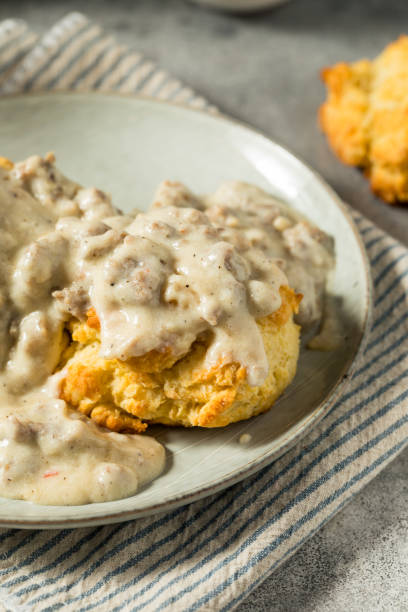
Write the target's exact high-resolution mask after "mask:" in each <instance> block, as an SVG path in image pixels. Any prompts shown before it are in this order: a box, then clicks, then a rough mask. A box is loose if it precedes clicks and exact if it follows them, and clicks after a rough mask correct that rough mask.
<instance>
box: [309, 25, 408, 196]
mask: <svg viewBox="0 0 408 612" xmlns="http://www.w3.org/2000/svg"><path fill="white" fill-rule="evenodd" d="M321 76H322V79H323V81H324V83H325V84H326V87H327V90H328V97H327V100H326V102H325V103H324V104H323V105H322V106H321V107H320V110H319V121H320V125H321V127H322V129H323V131H324V132H325V133H326V135H327V138H328V140H329V143H330V145H331V147H332V149H333V150H334V152H335V153H336V154H337V155H338V157H339V158H340V159H341V160H342V161H343V162H345V163H346V164H350V165H353V166H359V167H361V168H362V169H363V170H364V173H365V174H366V176H367V178H368V179H369V180H370V183H371V187H372V190H373V191H374V193H375V194H376V195H378V196H379V197H381V198H382V199H383V200H385V201H386V202H388V203H389V204H397V203H405V202H408V37H407V36H401V37H400V38H399V39H398V40H397V41H395V42H393V43H391V44H390V45H388V46H387V47H386V48H385V49H384V51H383V52H382V53H381V54H380V55H379V56H378V57H377V58H376V59H375V60H373V61H369V60H365V59H363V60H360V61H358V62H355V63H353V64H346V63H339V64H336V65H334V66H332V67H330V68H325V69H323V70H322V73H321Z"/></svg>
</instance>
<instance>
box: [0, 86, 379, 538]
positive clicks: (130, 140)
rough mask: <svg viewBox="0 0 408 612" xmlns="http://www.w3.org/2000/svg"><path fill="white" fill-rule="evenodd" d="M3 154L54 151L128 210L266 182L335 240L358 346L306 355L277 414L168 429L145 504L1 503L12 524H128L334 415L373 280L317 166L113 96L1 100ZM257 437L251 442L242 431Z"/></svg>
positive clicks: (227, 126) (336, 289) (226, 130)
mask: <svg viewBox="0 0 408 612" xmlns="http://www.w3.org/2000/svg"><path fill="white" fill-rule="evenodd" d="M0 119H1V121H0V142H1V151H0V155H4V156H6V157H9V158H11V159H14V160H17V159H22V158H24V157H26V156H28V155H31V154H33V153H40V154H44V153H46V152H47V151H54V152H55V153H56V156H57V162H58V165H59V166H60V167H61V169H62V170H63V171H64V172H65V173H66V174H68V175H69V176H71V177H72V178H74V179H76V180H78V181H79V182H82V183H83V184H85V185H88V186H91V185H96V186H98V187H100V188H102V189H105V190H107V191H109V192H111V193H112V195H113V201H114V202H115V204H116V205H117V206H120V207H121V208H122V209H123V210H125V211H126V210H131V209H133V208H135V207H137V208H144V207H146V204H148V203H149V202H150V201H151V199H152V196H153V193H154V190H155V187H156V185H157V184H158V182H159V181H161V180H162V179H164V178H170V179H175V180H181V181H183V182H185V183H186V184H187V185H188V186H189V187H190V188H191V189H193V190H194V191H197V192H199V193H204V192H209V191H212V190H214V189H215V188H216V187H217V186H218V184H219V183H220V182H221V181H223V180H228V179H240V180H245V181H248V182H252V183H255V184H257V185H259V186H260V187H263V188H264V189H266V190H268V191H269V192H271V193H273V194H274V195H275V196H277V197H278V198H281V199H282V200H284V201H286V202H287V203H288V204H290V205H291V206H292V207H293V208H295V209H298V210H299V211H301V212H302V213H304V214H306V215H307V216H308V217H309V218H310V219H311V220H312V221H314V222H315V223H316V224H318V225H319V226H320V227H321V228H322V229H324V230H325V231H326V232H328V233H329V234H331V235H332V236H333V237H334V239H335V243H336V253H337V262H336V270H335V273H334V275H333V278H332V281H331V286H330V291H331V293H333V294H334V295H335V296H336V297H337V298H338V303H339V311H340V314H341V317H342V321H343V325H344V329H345V335H346V336H347V341H346V342H345V344H344V346H343V347H342V348H341V349H340V350H337V351H334V352H331V353H320V352H314V351H307V350H304V351H303V350H302V353H301V357H300V362H299V368H298V372H297V375H296V378H295V380H294V382H293V383H292V385H291V386H290V387H289V388H288V390H287V392H286V393H285V395H284V396H283V397H282V398H281V399H280V400H279V401H278V402H277V403H276V404H275V406H274V408H273V409H272V410H271V411H270V412H269V413H267V414H264V415H262V416H259V417H256V418H254V419H252V420H251V421H249V422H244V423H238V424H236V425H232V426H230V427H228V428H226V429H223V430H212V431H211V430H207V431H206V430H186V429H181V428H174V429H173V428H169V429H166V428H164V427H156V428H151V430H150V433H151V434H153V435H155V436H156V437H157V438H158V439H159V440H160V441H162V442H163V444H165V446H166V449H167V451H168V463H167V469H166V470H165V473H164V474H163V475H162V476H161V477H160V478H158V479H157V480H156V481H154V482H153V483H151V484H150V485H149V486H147V487H146V488H145V489H144V490H143V491H141V492H140V493H138V494H137V495H135V496H134V497H131V498H128V499H123V500H120V501H116V502H107V503H103V504H90V505H86V506H68V507H59V506H39V505H36V504H32V503H28V502H22V501H14V500H7V499H4V498H0V525H7V526H18V527H44V528H50V527H60V526H80V525H88V524H102V523H110V522H115V521H121V520H127V519H130V518H134V517H137V516H142V515H144V514H149V513H152V512H156V511H164V510H167V509H169V508H171V507H174V506H176V505H180V504H184V503H188V502H191V501H193V500H195V499H198V498H199V497H203V496H204V495H208V494H210V493H213V492H215V491H217V490H219V489H221V488H224V487H226V486H228V485H230V484H232V483H234V482H236V481H238V480H240V479H242V478H244V477H245V476H248V475H249V474H251V473H253V472H255V471H257V470H258V469H260V468H261V467H263V466H264V465H266V464H267V463H269V462H271V461H272V460H273V459H275V458H276V457H278V456H279V455H281V454H282V453H283V452H284V451H285V450H287V449H288V448H289V447H290V446H291V445H292V444H294V443H295V441H296V440H298V439H299V438H300V437H301V436H302V435H304V434H305V433H306V431H308V430H309V429H310V427H311V426H312V425H313V424H315V423H316V422H317V421H318V420H320V419H321V418H322V416H324V414H325V413H326V412H327V411H328V409H329V407H330V405H331V404H332V403H333V401H334V399H335V397H337V396H338V395H339V394H340V393H341V392H342V390H343V388H344V385H345V384H346V378H347V377H346V374H350V373H351V371H352V369H353V367H354V364H355V361H356V356H357V354H358V352H359V350H361V346H362V342H363V339H364V336H365V335H366V332H367V329H368V320H369V311H370V280H369V272H368V267H367V263H366V258H365V253H364V248H363V246H362V243H361V241H360V239H359V237H358V234H357V232H356V230H355V228H354V225H353V222H352V221H351V219H350V217H349V215H348V213H347V211H346V209H345V207H344V205H343V204H342V203H341V202H340V201H339V199H338V198H337V196H336V195H335V194H334V193H333V191H332V190H331V189H330V188H329V187H328V186H327V185H326V184H325V183H324V182H323V181H322V179H320V178H319V177H318V176H317V175H316V174H315V173H314V172H313V171H312V170H310V169H309V168H308V167H307V166H305V165H304V164H303V163H302V162H300V161H299V160H298V159H297V158H295V157H294V156H293V155H292V154H290V153H289V152H288V151H286V150H285V149H283V148H282V147H280V146H279V145H277V144H275V143H274V142H271V141H270V140H268V139H267V138H265V137H263V136H262V135H260V134H258V133H256V132H254V131H253V130H251V129H249V128H248V127H246V126H243V125H241V124H238V123H236V122H233V121H230V120H227V119H225V118H220V117H214V116H209V115H207V114H205V113H202V112H197V111H192V110H189V109H186V108H181V107H178V106H172V105H170V104H166V103H161V102H155V101H150V100H143V99H138V98H133V97H122V96H115V95H101V94H65V93H61V94H38V95H37V94H35V95H29V96H20V97H18V96H17V97H10V98H3V99H1V100H0ZM243 432H246V433H249V434H251V442H250V443H249V444H248V445H245V446H244V445H242V444H240V443H239V438H240V435H241V434H242V433H243Z"/></svg>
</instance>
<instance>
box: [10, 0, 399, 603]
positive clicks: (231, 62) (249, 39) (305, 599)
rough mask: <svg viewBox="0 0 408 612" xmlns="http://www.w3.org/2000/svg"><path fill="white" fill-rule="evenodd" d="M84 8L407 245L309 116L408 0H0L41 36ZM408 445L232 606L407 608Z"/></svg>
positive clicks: (389, 35) (387, 211) (390, 33)
mask: <svg viewBox="0 0 408 612" xmlns="http://www.w3.org/2000/svg"><path fill="white" fill-rule="evenodd" d="M71 10H81V11H82V12H85V13H86V14H88V15H89V16H90V17H91V18H92V19H95V20H97V21H99V23H101V24H102V25H103V26H104V27H106V28H107V29H109V30H110V31H111V32H113V33H115V34H116V37H117V38H118V39H119V40H120V41H121V42H123V43H126V44H129V45H133V46H134V47H136V48H137V49H138V50H140V51H142V52H144V53H145V54H146V55H147V56H149V57H150V58H152V59H154V60H156V61H157V62H159V63H160V64H161V65H162V66H163V67H165V68H167V69H168V70H169V71H170V72H172V73H173V74H174V75H175V76H178V77H179V78H181V79H182V80H184V81H185V82H187V83H189V84H190V85H191V86H193V87H194V88H195V89H196V90H197V91H199V92H201V93H202V94H203V95H204V96H206V97H208V98H209V99H211V100H212V101H213V102H214V103H215V104H217V105H218V106H219V108H220V109H222V110H223V111H225V112H227V113H229V114H231V115H234V116H235V117H238V118H240V119H243V120H245V121H247V122H248V123H250V124H252V125H253V126H255V127H257V128H259V129H261V130H263V131H264V132H266V133H267V134H268V135H270V136H271V137H273V138H275V139H276V140H278V141H280V142H281V143H282V144H284V145H286V146H288V147H289V148H290V149H292V150H293V151H294V152H295V153H297V154H298V155H300V156H301V157H302V158H303V159H304V160H305V161H306V162H308V163H309V164H310V165H312V166H313V167H314V168H316V169H317V170H318V171H319V172H320V173H321V174H322V175H323V176H324V177H325V178H326V180H327V181H328V182H329V183H330V184H331V185H332V186H333V187H334V188H335V189H336V190H337V192H338V193H339V194H340V195H341V197H343V198H344V199H345V200H347V201H348V202H349V203H350V204H352V205H353V206H354V207H355V208H357V209H359V210H360V211H362V212H363V213H364V214H365V215H367V216H368V217H369V218H371V219H372V220H374V221H375V222H376V223H377V224H378V225H380V226H381V227H383V228H384V229H386V230H387V231H388V232H390V233H391V234H393V235H394V236H395V237H397V238H399V239H400V240H402V241H403V242H405V243H406V244H408V207H406V208H405V209H404V208H402V207H400V208H390V207H387V206H386V205H385V204H383V203H382V202H380V201H379V200H378V199H376V198H375V197H374V196H373V195H372V194H371V192H370V189H369V187H368V185H367V183H366V181H365V180H364V178H363V177H362V175H361V174H360V173H359V172H358V171H357V170H354V169H353V168H347V167H345V166H343V165H342V164H340V163H339V162H338V161H337V160H336V159H335V158H334V156H333V155H332V154H331V152H330V151H329V149H328V147H327V145H326V142H325V139H324V137H323V136H322V135H321V134H320V132H319V130H318V127H317V124H316V111H317V108H318V106H319V104H320V103H321V102H322V100H323V97H324V89H323V87H322V85H321V84H320V82H319V79H318V73H319V70H320V68H321V67H323V66H325V65H329V64H331V63H333V62H336V61H339V60H346V61H349V60H353V59H357V58H360V57H364V56H367V57H372V56H374V55H376V54H377V53H378V52H379V51H380V50H381V49H382V48H383V46H384V45H385V44H387V43H388V42H389V41H391V40H393V39H395V38H396V37H397V36H398V35H399V34H401V33H402V32H403V31H404V28H407V24H408V3H407V2H406V0H388V1H386V0H365V1H364V2H356V1H355V0H342V1H341V2H339V1H338V0H292V2H290V3H289V4H287V5H284V6H282V7H280V8H278V9H275V10H272V11H269V12H264V13H262V14H256V15H252V16H246V17H242V16H233V15H227V14H223V13H217V12H213V11H209V10H206V9H202V8H199V7H197V6H194V5H191V4H189V3H187V2H184V1H182V0H140V1H137V0H116V1H113V0H88V1H86V0H83V1H82V2H79V1H78V0H63V1H60V2H58V1H56V0H42V1H40V0H38V1H36V0H13V1H12V2H11V1H10V2H9V1H7V0H3V1H2V2H0V19H3V18H6V17H11V16H14V17H22V18H24V19H27V20H28V21H29V22H30V23H31V25H32V26H33V27H34V28H36V29H37V30H38V31H39V32H41V31H44V30H45V29H46V28H48V27H49V26H50V25H52V24H53V23H54V22H55V21H56V20H57V19H59V18H60V17H62V16H63V15H64V14H66V13H67V12H68V11H71ZM407 475H408V451H405V453H403V454H402V455H400V457H399V458H397V459H396V460H395V461H394V462H393V463H392V464H391V465H390V466H389V467H388V468H387V469H386V470H384V471H383V472H382V473H381V474H380V475H379V476H378V477H377V478H376V480H375V481H373V482H372V483H371V484H370V485H369V486H368V487H367V488H366V489H365V490H364V491H363V492H362V493H361V494H360V495H359V496H357V497H356V498H355V499H354V500H353V501H352V502H351V504H350V505H349V506H348V507H347V508H346V509H345V510H344V511H343V512H342V513H341V514H340V515H338V516H337V517H336V518H335V519H334V520H333V521H331V523H329V524H328V525H327V526H326V527H325V528H324V529H322V530H321V531H320V532H319V533H318V534H317V535H316V536H315V537H314V538H313V539H311V540H310V541H309V542H308V543H306V544H305V545H304V546H303V548H302V549H301V550H300V551H299V552H298V553H297V554H296V555H295V556H294V557H292V558H291V559H290V560H289V561H288V562H287V563H286V564H285V565H284V566H282V567H281V568H280V569H279V570H278V571H276V572H275V573H274V574H273V576H271V577H270V578H269V579H268V580H266V581H265V582H264V584H263V585H262V586H261V587H259V588H258V589H257V591H255V592H254V593H252V594H251V596H250V597H249V598H248V599H247V600H246V601H245V602H244V603H243V604H242V605H241V606H240V608H239V611H240V612H247V611H249V610H251V611H252V610H256V611H258V610H259V611H265V612H266V611H279V612H280V611H288V612H292V611H297V610H302V611H303V612H311V611H313V612H338V611H343V610H348V611H351V612H353V611H361V610H364V611H365V610H369V611H372V610H374V611H376V610H384V611H388V610H398V611H399V610H401V611H402V610H408V594H407V593H408V590H407V584H408V476H407Z"/></svg>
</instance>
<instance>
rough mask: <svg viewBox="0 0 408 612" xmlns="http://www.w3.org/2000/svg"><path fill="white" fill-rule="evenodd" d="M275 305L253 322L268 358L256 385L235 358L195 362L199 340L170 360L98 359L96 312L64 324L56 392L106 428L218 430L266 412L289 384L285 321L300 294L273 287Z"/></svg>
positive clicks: (202, 350)
mask: <svg viewBox="0 0 408 612" xmlns="http://www.w3.org/2000/svg"><path fill="white" fill-rule="evenodd" d="M280 291H281V297H282V305H281V307H280V308H279V310H277V311H276V312H275V313H273V314H271V315H269V316H267V317H263V318H261V319H259V320H258V322H257V324H258V326H259V327H260V329H261V334H262V338H263V341H264V345H265V349H266V353H267V356H268V361H269V366H270V368H269V374H268V376H267V379H266V380H265V382H264V383H263V385H261V386H259V387H250V386H249V385H248V384H247V382H246V371H245V369H244V368H243V367H242V366H241V365H240V364H238V363H229V364H226V365H221V364H220V365H219V366H218V367H214V368H212V369H210V370H208V369H205V368H204V367H203V363H204V358H205V354H206V350H207V345H206V342H205V340H198V341H196V342H195V343H194V344H193V345H192V347H191V350H190V351H189V352H188V353H187V355H185V356H184V357H183V358H182V359H179V360H178V361H174V360H171V356H169V355H162V354H160V353H157V352H154V351H152V352H151V353H149V354H147V355H145V356H143V357H142V358H134V359H130V360H128V361H120V360H118V359H104V358H102V357H100V355H99V351H100V340H99V329H98V324H97V317H96V319H95V313H94V312H90V313H89V314H88V320H87V322H82V323H81V322H79V321H76V322H74V323H73V324H72V325H71V334H72V343H71V344H70V346H69V347H68V349H67V350H66V351H65V354H64V361H63V363H62V364H61V367H63V372H62V377H61V380H60V386H59V394H60V397H61V399H64V400H65V401H66V402H68V403H69V404H70V405H71V406H72V407H74V408H76V409H77V410H79V411H80V412H82V413H84V414H86V415H88V416H89V417H91V418H92V419H94V420H95V421H96V422H97V423H98V424H100V425H103V426H105V427H107V428H109V429H111V430H113V431H119V432H121V431H136V432H139V433H140V432H142V431H144V430H145V429H146V427H147V425H148V423H163V424H166V425H183V426H185V427H193V426H200V427H223V426H225V425H228V424H229V423H233V422H236V421H240V420H243V419H248V418H250V417H252V416H254V415H256V414H259V413H261V412H264V411H266V410H268V409H269V408H270V407H271V406H272V404H273V403H274V402H275V400H276V399H277V398H278V397H279V396H280V395H281V394H282V393H283V391H284V389H285V388H286V387H287V386H288V384H289V383H290V382H291V381H292V379H293V377H294V375H295V372H296V366H297V360H298V356H299V326H298V325H296V324H295V323H294V322H293V313H295V312H297V309H298V304H299V302H300V299H301V296H299V295H296V294H295V293H294V292H293V291H292V290H291V289H289V288H288V287H281V290H280Z"/></svg>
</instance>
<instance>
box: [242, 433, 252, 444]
mask: <svg viewBox="0 0 408 612" xmlns="http://www.w3.org/2000/svg"><path fill="white" fill-rule="evenodd" d="M251 440H252V436H251V434H249V433H244V434H242V435H241V436H240V437H239V443H240V444H249V443H250V442H251Z"/></svg>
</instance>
